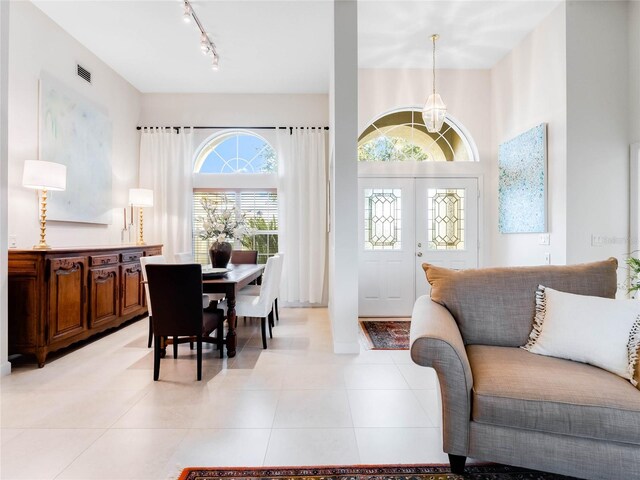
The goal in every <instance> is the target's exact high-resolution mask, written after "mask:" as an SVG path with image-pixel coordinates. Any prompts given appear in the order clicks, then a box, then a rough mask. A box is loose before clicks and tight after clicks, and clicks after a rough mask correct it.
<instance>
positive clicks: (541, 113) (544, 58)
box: [488, 5, 567, 265]
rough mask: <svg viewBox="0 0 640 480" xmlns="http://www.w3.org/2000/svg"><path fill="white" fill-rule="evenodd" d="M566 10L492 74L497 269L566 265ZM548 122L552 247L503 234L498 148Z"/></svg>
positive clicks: (492, 220) (491, 221) (492, 219)
mask: <svg viewBox="0 0 640 480" xmlns="http://www.w3.org/2000/svg"><path fill="white" fill-rule="evenodd" d="M565 21H566V18H565V7H564V5H560V6H559V7H557V8H556V9H555V10H554V11H553V12H552V13H551V14H550V15H549V16H548V17H547V18H545V19H544V20H543V21H542V22H541V23H540V24H539V25H538V26H537V27H536V28H535V29H534V30H533V31H532V32H531V33H530V34H529V35H528V36H527V37H526V38H524V39H523V40H522V42H521V43H520V44H519V45H518V46H516V47H515V48H514V49H513V50H512V51H511V52H510V53H509V54H507V55H506V56H505V57H504V58H503V59H502V60H500V61H499V62H498V63H497V64H496V65H495V66H494V67H493V68H492V70H491V101H492V109H491V110H492V116H491V125H492V135H491V164H492V169H491V175H490V178H491V182H490V191H491V193H490V195H489V198H490V200H491V206H490V215H489V216H488V229H489V231H490V232H491V245H492V256H491V263H492V264H494V265H541V264H543V263H544V259H545V253H547V252H548V253H550V254H551V263H554V264H564V263H565V262H566V259H567V258H566V182H567V176H566V153H567V149H566V139H567V136H566V128H567V108H566V63H567V59H566V49H565ZM543 122H545V123H547V124H548V126H547V128H548V129H547V138H548V170H547V181H548V185H547V189H548V190H547V191H548V196H547V201H548V204H547V215H548V216H547V219H548V231H549V233H550V245H548V246H547V245H539V235H538V234H501V233H499V231H498V146H499V145H500V144H501V143H503V142H505V141H507V140H510V139H511V138H513V137H515V136H517V135H518V134H520V133H522V132H524V131H526V130H528V129H530V128H532V127H534V126H536V125H539V124H540V123H543Z"/></svg>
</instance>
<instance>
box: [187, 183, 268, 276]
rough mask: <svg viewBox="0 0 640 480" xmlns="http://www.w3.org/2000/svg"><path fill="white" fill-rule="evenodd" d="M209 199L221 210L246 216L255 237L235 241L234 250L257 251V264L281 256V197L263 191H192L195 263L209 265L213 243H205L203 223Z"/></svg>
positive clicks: (209, 241)
mask: <svg viewBox="0 0 640 480" xmlns="http://www.w3.org/2000/svg"><path fill="white" fill-rule="evenodd" d="M205 197H206V198H208V199H209V200H210V201H211V202H213V203H215V205H217V208H218V210H219V211H223V210H230V211H233V212H234V215H235V212H236V211H239V212H242V213H243V214H244V215H245V220H246V222H247V226H248V227H249V228H251V229H252V230H253V234H252V235H249V236H246V237H244V238H242V239H236V240H235V242H234V249H244V250H257V251H258V263H266V261H267V258H269V257H270V256H272V255H275V254H276V253H278V194H277V193H276V192H275V191H273V190H263V191H226V190H225V191H194V192H193V230H194V231H193V254H194V258H195V261H196V262H198V263H201V264H208V263H210V260H209V246H210V245H211V240H202V239H201V238H200V235H199V231H200V230H202V220H203V218H205V217H206V212H205V210H204V208H203V207H202V200H203V199H204V198H205Z"/></svg>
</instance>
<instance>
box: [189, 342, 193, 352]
mask: <svg viewBox="0 0 640 480" xmlns="http://www.w3.org/2000/svg"><path fill="white" fill-rule="evenodd" d="M189 348H190V349H191V350H193V340H191V341H190V342H189Z"/></svg>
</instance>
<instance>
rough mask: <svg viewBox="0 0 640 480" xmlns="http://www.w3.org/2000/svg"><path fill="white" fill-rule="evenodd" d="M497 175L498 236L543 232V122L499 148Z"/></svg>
mask: <svg viewBox="0 0 640 480" xmlns="http://www.w3.org/2000/svg"><path fill="white" fill-rule="evenodd" d="M498 175H499V178H498V228H499V231H500V233H541V232H546V231H547V214H546V209H547V178H546V177H547V124H546V123H543V124H540V125H538V126H537V127H534V128H532V129H531V130H528V131H526V132H524V133H522V134H520V135H518V136H517V137H515V138H513V139H511V140H509V141H507V142H505V143H503V144H502V145H500V147H499V149H498Z"/></svg>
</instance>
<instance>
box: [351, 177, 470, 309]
mask: <svg viewBox="0 0 640 480" xmlns="http://www.w3.org/2000/svg"><path fill="white" fill-rule="evenodd" d="M358 203H359V216H360V220H359V222H358V223H359V228H358V231H359V239H358V240H359V245H360V248H359V250H360V251H359V254H360V259H359V282H360V283H359V298H358V307H359V315H360V316H361V317H408V316H410V315H411V311H412V310H413V304H414V303H415V300H416V298H417V297H419V296H421V295H425V294H427V293H428V292H429V287H428V284H427V281H426V277H425V274H424V270H423V269H422V264H423V263H432V264H434V265H440V266H443V267H446V268H452V269H462V268H475V267H477V266H478V180H477V179H476V178H361V179H360V180H359V201H358Z"/></svg>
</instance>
